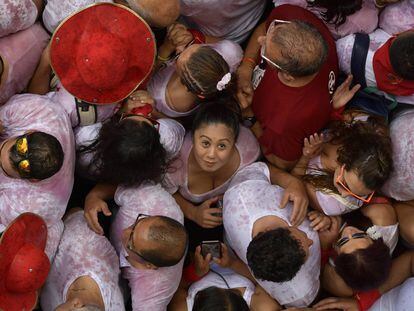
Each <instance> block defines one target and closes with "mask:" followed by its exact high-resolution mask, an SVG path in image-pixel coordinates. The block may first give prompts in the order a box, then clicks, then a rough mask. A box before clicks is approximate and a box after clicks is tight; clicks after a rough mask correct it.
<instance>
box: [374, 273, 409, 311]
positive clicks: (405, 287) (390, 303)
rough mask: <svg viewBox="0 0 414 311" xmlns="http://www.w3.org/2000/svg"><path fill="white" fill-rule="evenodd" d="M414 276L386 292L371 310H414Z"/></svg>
mask: <svg viewBox="0 0 414 311" xmlns="http://www.w3.org/2000/svg"><path fill="white" fill-rule="evenodd" d="M413 292H414V278H409V279H408V280H406V281H405V282H404V283H403V284H401V285H400V286H397V287H395V288H393V289H392V290H390V291H388V292H386V293H385V294H384V295H382V296H381V298H380V299H378V300H377V301H376V302H375V304H374V305H373V306H372V307H371V308H369V311H412V310H413V309H414V295H413Z"/></svg>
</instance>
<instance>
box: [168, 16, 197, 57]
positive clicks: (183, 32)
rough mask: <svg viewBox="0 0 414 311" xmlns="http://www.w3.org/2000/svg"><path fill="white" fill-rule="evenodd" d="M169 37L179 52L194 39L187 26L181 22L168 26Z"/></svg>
mask: <svg viewBox="0 0 414 311" xmlns="http://www.w3.org/2000/svg"><path fill="white" fill-rule="evenodd" d="M167 38H168V40H169V41H170V42H171V44H172V45H173V46H175V49H176V51H177V52H182V51H183V50H184V48H185V46H187V45H188V44H189V43H190V42H191V41H192V40H193V39H194V37H193V35H192V34H191V32H189V31H188V30H187V27H186V26H185V25H183V24H180V23H174V24H172V25H171V26H169V27H168V29H167Z"/></svg>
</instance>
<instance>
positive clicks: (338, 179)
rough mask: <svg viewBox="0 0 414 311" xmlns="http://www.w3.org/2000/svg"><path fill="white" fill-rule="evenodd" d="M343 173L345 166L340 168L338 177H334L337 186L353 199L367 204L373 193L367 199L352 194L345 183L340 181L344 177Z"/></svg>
mask: <svg viewBox="0 0 414 311" xmlns="http://www.w3.org/2000/svg"><path fill="white" fill-rule="evenodd" d="M344 171H345V165H343V166H342V167H341V173H340V174H339V175H338V177H336V183H337V184H339V185H340V186H341V187H342V188H344V189H345V191H346V192H347V193H348V194H349V195H352V196H353V197H354V198H357V199H358V200H361V201H362V202H365V203H369V202H370V201H371V199H372V197H373V196H374V193H375V191H373V192H372V193H371V194H370V195H369V196H368V197H365V198H363V197H361V196H359V195H357V194H355V193H353V192H352V191H351V189H349V187H348V186H347V185H346V184H345V182H344V181H345V180H344V181H342V180H343V176H344Z"/></svg>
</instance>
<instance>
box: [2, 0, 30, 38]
mask: <svg viewBox="0 0 414 311" xmlns="http://www.w3.org/2000/svg"><path fill="white" fill-rule="evenodd" d="M37 14H38V11H37V7H36V5H35V4H34V2H33V1H32V0H2V1H1V2H0V38H1V37H4V36H7V35H8V34H11V33H16V32H18V31H20V30H23V29H26V28H29V27H30V26H31V25H33V24H34V22H35V21H36V18H37Z"/></svg>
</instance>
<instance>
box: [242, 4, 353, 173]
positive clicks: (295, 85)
mask: <svg viewBox="0 0 414 311" xmlns="http://www.w3.org/2000/svg"><path fill="white" fill-rule="evenodd" d="M256 60H260V62H261V64H260V65H259V66H258V67H261V68H262V69H260V68H258V67H256V69H255V70H254V72H253V68H254V67H255V62H256ZM260 71H261V72H260ZM337 74H338V60H337V54H336V47H335V42H334V40H333V38H332V35H331V33H330V32H329V30H328V28H327V27H326V26H325V25H324V23H323V22H322V21H321V20H320V19H319V18H317V17H316V16H315V15H314V14H313V13H311V12H309V11H307V10H305V9H303V8H300V7H297V6H293V5H282V6H279V7H277V8H275V9H273V11H272V13H271V14H270V16H269V18H268V19H267V21H266V22H265V23H263V24H261V25H259V26H258V27H257V28H256V30H255V32H254V34H253V36H252V38H251V40H250V42H249V45H248V47H247V49H246V53H245V58H244V59H243V62H242V64H241V66H240V68H239V70H238V77H239V92H238V97H239V100H240V103H241V105H242V106H243V108H246V107H249V106H250V104H251V103H252V105H251V107H249V108H248V109H246V110H245V111H247V113H245V115H247V116H249V115H250V117H249V118H247V119H248V121H249V123H250V125H251V126H252V130H253V132H254V133H255V134H256V136H257V137H258V139H259V141H260V144H261V147H262V150H263V152H264V154H265V156H266V158H267V159H268V161H269V162H271V163H272V164H273V165H275V166H277V167H279V168H282V169H285V170H290V169H291V168H292V167H293V166H294V165H295V163H296V162H297V160H298V159H299V158H300V156H301V155H302V147H303V140H304V138H306V137H309V136H310V135H311V134H313V133H315V132H318V131H320V129H321V128H322V127H323V126H324V125H325V124H326V123H327V121H328V120H329V117H330V113H331V110H332V104H331V99H332V94H333V92H334V89H335V81H336V77H337ZM252 76H253V81H254V82H253V85H255V87H256V88H255V90H254V92H253V88H252V87H253V85H252V83H251V81H252ZM351 97H352V96H351ZM253 113H254V117H255V118H257V122H256V120H255V118H254V117H252V114H253Z"/></svg>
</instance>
